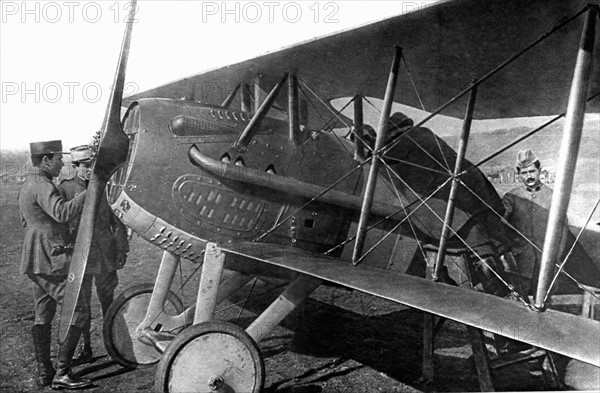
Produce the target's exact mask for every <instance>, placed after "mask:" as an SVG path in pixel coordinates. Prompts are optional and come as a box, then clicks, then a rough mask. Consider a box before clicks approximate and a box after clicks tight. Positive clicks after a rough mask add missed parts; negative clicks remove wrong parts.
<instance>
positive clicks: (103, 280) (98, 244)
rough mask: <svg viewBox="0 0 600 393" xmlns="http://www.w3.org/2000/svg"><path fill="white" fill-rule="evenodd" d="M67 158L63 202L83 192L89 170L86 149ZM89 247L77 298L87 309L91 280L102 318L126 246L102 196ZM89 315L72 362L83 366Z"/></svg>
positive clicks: (88, 348) (73, 225) (73, 229)
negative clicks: (71, 169)
mask: <svg viewBox="0 0 600 393" xmlns="http://www.w3.org/2000/svg"><path fill="white" fill-rule="evenodd" d="M71 159H72V162H73V165H74V166H75V171H76V174H75V177H73V178H72V179H68V180H63V181H62V182H61V183H60V185H59V186H58V190H59V192H60V193H61V195H63V197H64V198H65V199H66V200H71V199H73V198H75V196H76V195H77V194H78V193H80V192H82V191H83V190H85V189H86V188H87V185H88V181H89V179H90V175H91V171H92V164H93V159H92V154H91V150H90V148H89V147H88V146H86V145H84V146H78V147H75V148H73V149H71ZM80 218H81V217H80V215H77V216H76V217H74V218H73V219H71V220H70V221H69V229H70V233H71V236H72V239H73V240H75V237H76V236H77V228H78V227H79V220H80ZM93 239H94V240H93V244H92V247H91V250H90V255H89V257H88V264H87V268H86V272H85V276H84V282H83V283H82V287H81V297H82V298H83V301H84V302H85V303H86V304H87V306H88V309H89V310H91V297H92V278H93V280H94V281H95V283H96V294H97V295H98V300H99V301H100V306H101V308H102V316H103V317H105V316H106V313H107V311H108V308H109V307H110V305H111V303H112V301H113V297H114V290H115V289H116V287H117V284H118V283H119V278H118V276H117V270H118V269H121V268H122V267H123V266H124V265H125V260H126V257H127V252H128V251H129V245H128V241H127V231H126V228H125V225H123V223H121V221H120V220H119V219H118V218H117V217H116V216H115V215H114V214H113V213H112V211H111V209H110V206H109V204H108V201H107V199H106V196H104V197H103V198H101V200H100V205H99V207H98V214H97V216H96V223H95V227H94V237H93ZM90 328H91V315H90V318H89V319H88V323H87V325H86V326H85V327H84V329H83V331H82V336H81V337H82V341H83V346H82V349H81V351H80V352H79V354H78V355H77V356H76V357H75V359H74V361H75V362H76V363H87V362H90V361H91V360H92V359H93V353H92V345H91V339H90Z"/></svg>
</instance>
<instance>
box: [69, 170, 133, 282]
mask: <svg viewBox="0 0 600 393" xmlns="http://www.w3.org/2000/svg"><path fill="white" fill-rule="evenodd" d="M86 188H87V181H86V180H84V179H82V178H81V177H79V176H75V177H74V178H72V179H67V180H63V181H62V182H61V183H60V185H59V186H58V191H59V192H60V193H61V195H63V196H64V198H65V199H66V200H71V199H73V198H74V197H75V195H76V194H78V193H81V192H82V191H83V190H85V189H86ZM79 221H80V215H77V216H76V217H74V218H72V219H71V220H70V221H69V231H70V236H71V239H73V242H74V241H75V237H76V236H77V229H78V227H79ZM93 239H94V241H93V244H92V247H91V248H90V256H89V257H88V264H87V268H86V274H93V275H100V274H105V273H108V272H111V271H115V270H117V269H120V268H121V267H122V266H118V264H117V260H118V258H117V257H118V256H119V254H124V253H127V252H128V251H129V245H128V242H127V231H126V228H125V225H123V223H122V222H121V221H120V220H119V219H118V218H117V217H116V216H115V215H114V214H113V213H112V210H111V208H110V205H109V204H108V200H107V199H106V195H103V197H102V198H101V199H100V204H99V206H98V213H97V215H96V223H95V225H94V237H93Z"/></svg>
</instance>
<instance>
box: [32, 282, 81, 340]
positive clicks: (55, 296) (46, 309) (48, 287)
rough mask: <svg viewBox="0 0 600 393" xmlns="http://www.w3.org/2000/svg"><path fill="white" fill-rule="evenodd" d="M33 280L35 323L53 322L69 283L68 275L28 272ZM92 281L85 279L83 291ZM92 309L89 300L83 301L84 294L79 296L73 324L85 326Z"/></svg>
mask: <svg viewBox="0 0 600 393" xmlns="http://www.w3.org/2000/svg"><path fill="white" fill-rule="evenodd" d="M28 277H29V279H30V280H31V291H32V294H33V307H34V311H35V322H34V325H44V324H51V323H52V320H53V319H54V315H55V314H56V306H57V305H58V306H61V305H62V302H63V299H64V294H65V287H66V284H67V276H64V275H46V274H28ZM91 285H92V281H91V280H89V279H85V278H84V280H83V282H82V284H81V291H82V292H84V291H88V289H87V288H88V287H90V288H91ZM89 315H90V311H89V305H88V303H87V302H85V301H83V299H82V296H80V297H79V301H78V302H77V306H76V307H75V313H74V315H73V321H72V323H71V324H72V325H75V326H77V327H78V328H83V327H84V326H85V324H86V322H87V320H88V318H89Z"/></svg>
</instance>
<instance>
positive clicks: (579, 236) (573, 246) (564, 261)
mask: <svg viewBox="0 0 600 393" xmlns="http://www.w3.org/2000/svg"><path fill="white" fill-rule="evenodd" d="M599 204H600V198H599V199H598V201H596V204H595V205H594V208H593V209H592V211H591V212H590V214H589V216H588V218H587V220H586V221H585V225H583V226H582V227H581V229H580V230H579V233H578V234H577V237H576V238H575V241H574V242H573V245H571V249H570V250H569V252H568V253H567V256H565V258H564V259H563V261H562V263H561V264H560V266H559V267H558V270H557V272H556V273H555V274H554V278H553V279H552V282H551V283H550V286H549V287H548V292H546V296H544V301H543V303H546V301H547V300H548V296H549V295H550V291H551V289H552V287H553V286H554V284H555V283H556V280H557V279H558V276H559V274H560V273H561V272H563V268H564V267H565V264H566V263H567V261H568V260H569V257H570V256H571V254H572V253H573V250H575V246H576V245H577V242H578V241H579V239H580V238H581V235H582V234H583V231H584V230H585V228H586V227H587V226H588V224H589V223H590V221H591V220H592V216H593V215H594V212H595V211H596V209H597V208H598V205H599ZM575 282H576V283H577V286H579V288H582V289H585V286H584V285H581V284H580V283H579V282H578V281H575ZM587 291H588V292H589V293H590V294H591V295H592V296H593V297H595V298H596V299H597V300H598V299H599V298H598V297H597V296H596V294H594V293H593V292H592V291H590V290H587Z"/></svg>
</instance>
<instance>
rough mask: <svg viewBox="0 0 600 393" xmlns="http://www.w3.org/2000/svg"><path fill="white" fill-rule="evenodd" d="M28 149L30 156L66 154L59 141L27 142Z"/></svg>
mask: <svg viewBox="0 0 600 393" xmlns="http://www.w3.org/2000/svg"><path fill="white" fill-rule="evenodd" d="M29 151H30V152H31V155H32V156H37V155H41V154H54V153H60V154H67V152H64V151H63V148H62V142H61V141H46V142H33V143H30V144H29Z"/></svg>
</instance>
